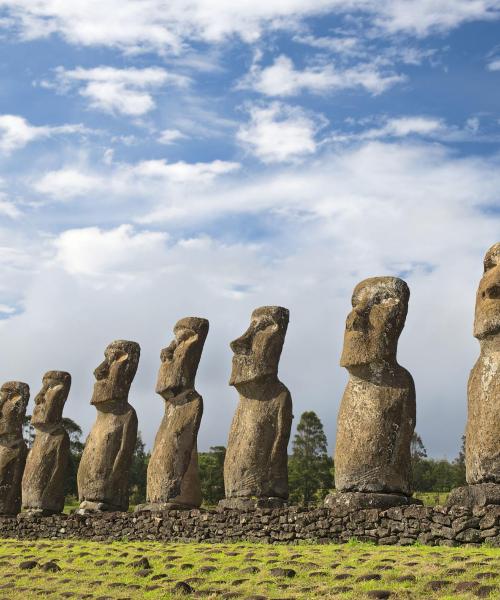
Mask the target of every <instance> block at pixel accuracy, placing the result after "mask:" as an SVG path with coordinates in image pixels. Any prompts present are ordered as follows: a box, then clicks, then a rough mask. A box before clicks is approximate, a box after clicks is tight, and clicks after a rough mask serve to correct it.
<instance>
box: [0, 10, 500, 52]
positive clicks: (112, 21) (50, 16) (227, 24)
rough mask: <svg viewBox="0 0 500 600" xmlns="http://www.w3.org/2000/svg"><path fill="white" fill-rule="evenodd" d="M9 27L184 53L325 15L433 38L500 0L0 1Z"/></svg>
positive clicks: (494, 14) (485, 15) (32, 35)
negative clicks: (361, 18)
mask: <svg viewBox="0 0 500 600" xmlns="http://www.w3.org/2000/svg"><path fill="white" fill-rule="evenodd" d="M1 7H3V8H4V9H6V11H7V15H6V16H7V17H8V18H7V20H6V23H5V24H6V25H8V26H9V27H11V28H12V21H13V20H15V21H16V24H17V27H16V29H18V30H20V32H21V35H22V37H23V38H24V39H28V40H30V39H37V38H40V37H47V36H49V35H51V34H54V33H57V34H59V35H61V36H63V37H64V39H66V40H67V41H68V42H70V43H72V44H76V45H85V46H108V47H118V48H120V49H122V50H124V51H125V52H138V51H148V50H154V51H158V52H164V51H166V50H170V51H174V52H181V51H182V50H183V48H184V44H185V43H186V42H189V41H190V40H203V41H208V42H220V41H223V40H225V39H227V38H228V37H230V36H232V35H238V36H240V37H241V38H242V39H243V40H245V41H247V42H253V41H255V40H256V39H258V38H259V36H260V35H261V34H262V31H263V30H265V29H279V28H285V27H287V26H288V27H291V26H296V25H297V22H298V21H301V20H303V19H305V18H307V17H311V16H314V15H320V14H325V13H333V14H335V13H338V14H349V13H353V14H355V13H357V12H359V13H361V14H364V15H367V16H368V17H370V18H371V19H372V21H373V23H374V24H376V25H377V26H378V28H379V29H380V30H381V31H382V32H389V33H396V32H405V33H410V34H414V35H420V36H423V35H427V34H429V33H431V32H433V31H446V30H449V29H452V28H454V27H458V26H459V25H460V24H462V23H465V22H469V21H475V20H485V19H495V18H498V16H499V13H500V6H499V4H498V0H411V1H408V0H387V1H386V2H380V1H379V0H308V1H307V2H304V0H239V1H238V2H234V1H232V0H169V2H165V0H146V1H145V0H125V1H123V0H72V1H71V2H58V1H56V0H0V8H1Z"/></svg>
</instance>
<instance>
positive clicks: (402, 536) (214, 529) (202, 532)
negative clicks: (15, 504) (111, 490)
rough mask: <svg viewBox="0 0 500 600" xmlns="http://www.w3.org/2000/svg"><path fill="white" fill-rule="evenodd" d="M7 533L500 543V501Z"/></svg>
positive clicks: (186, 515)
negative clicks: (481, 504) (470, 505)
mask: <svg viewBox="0 0 500 600" xmlns="http://www.w3.org/2000/svg"><path fill="white" fill-rule="evenodd" d="M0 538H18V539H42V538H43V539H86V540H94V541H112V540H122V539H123V540H125V539H126V540H140V541H143V540H158V541H165V542H169V541H183V542H212V543H215V542H238V541H254V542H263V543H271V544H272V543H280V542H281V543H287V544H295V543H298V542H302V541H309V542H317V543H342V542H347V541H349V540H350V539H353V538H356V539H358V540H360V541H370V542H374V543H375V544H381V545H390V544H394V545H400V546H407V545H410V544H414V543H415V542H419V543H422V544H428V545H440V546H459V545H462V544H464V545H465V544H469V545H470V544H472V545H481V544H483V543H485V542H488V543H489V545H491V546H496V547H500V506H486V507H479V508H474V509H470V508H465V507H459V506H452V507H443V506H435V507H432V508H429V507H424V506H417V505H411V506H398V507H393V508H389V509H387V510H380V509H375V508H373V509H367V510H354V511H349V510H347V509H342V508H339V507H337V508H335V509H328V508H317V509H307V508H302V507H295V506H291V507H287V508H276V509H270V508H263V509H256V510H252V511H242V510H229V509H227V510H224V511H222V510H210V511H204V510H199V509H197V510H190V511H165V512H156V513H155V512H142V513H120V512H116V513H112V512H109V513H100V514H95V513H94V514H87V515H79V514H71V515H53V516H48V517H40V516H32V517H31V518H23V517H21V516H18V517H7V516H0Z"/></svg>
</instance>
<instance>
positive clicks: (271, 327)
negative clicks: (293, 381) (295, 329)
mask: <svg viewBox="0 0 500 600" xmlns="http://www.w3.org/2000/svg"><path fill="white" fill-rule="evenodd" d="M288 319H289V312H288V310H287V309H286V308H283V307H281V306H262V307H261V308H257V309H256V310H254V311H253V313H252V317H251V322H250V326H249V327H248V329H247V331H246V332H245V333H244V334H243V335H242V336H241V337H239V338H238V339H236V340H234V341H233V342H231V349H232V350H233V352H234V356H233V368H232V372H231V378H230V381H229V384H230V385H232V386H234V387H235V388H236V389H237V390H238V392H239V395H240V398H239V404H238V407H237V409H236V413H235V415H234V417H233V422H232V424H231V430H230V433H229V441H228V445H227V451H226V459H225V462H224V485H225V493H226V498H225V499H224V500H221V501H220V503H219V505H220V506H221V507H223V508H256V507H272V506H281V505H283V504H284V503H285V502H286V500H287V499H288V470H287V459H288V457H287V447H288V440H289V438H290V429H291V426H292V419H293V414H292V398H291V396H290V392H289V391H288V389H287V388H286V387H285V386H284V385H283V383H281V381H280V380H279V379H278V364H279V359H280V356H281V350H282V348H283V343H284V341H285V335H286V330H287V327H288Z"/></svg>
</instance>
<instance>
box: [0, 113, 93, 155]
mask: <svg viewBox="0 0 500 600" xmlns="http://www.w3.org/2000/svg"><path fill="white" fill-rule="evenodd" d="M88 132H89V130H88V129H86V128H85V127H83V125H59V126H49V125H42V126H36V125H31V124H30V123H29V122H28V121H27V120H26V119H25V118H24V117H20V116H18V115H0V153H3V154H10V153H12V152H14V151H15V150H19V149H20V148H23V147H24V146H26V145H27V144H29V143H30V142H33V141H35V140H39V139H42V138H48V137H51V136H54V135H63V134H74V133H88Z"/></svg>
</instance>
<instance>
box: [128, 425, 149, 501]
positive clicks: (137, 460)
mask: <svg viewBox="0 0 500 600" xmlns="http://www.w3.org/2000/svg"><path fill="white" fill-rule="evenodd" d="M149 457H150V454H149V453H147V452H146V446H145V445H144V442H143V441H142V436H141V432H140V431H139V432H138V433H137V440H136V442H135V449H134V455H133V457H132V466H131V468H130V504H132V505H135V504H140V503H141V502H145V501H146V479H147V471H148V462H149Z"/></svg>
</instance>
